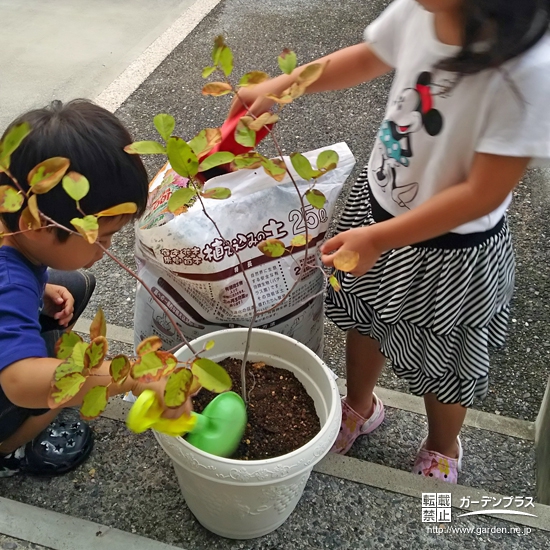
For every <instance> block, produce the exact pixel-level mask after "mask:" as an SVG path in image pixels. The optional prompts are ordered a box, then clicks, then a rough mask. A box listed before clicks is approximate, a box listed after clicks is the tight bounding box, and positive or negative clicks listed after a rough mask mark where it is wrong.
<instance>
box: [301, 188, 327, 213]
mask: <svg viewBox="0 0 550 550" xmlns="http://www.w3.org/2000/svg"><path fill="white" fill-rule="evenodd" d="M306 200H307V202H309V204H311V206H313V208H317V209H318V210H320V209H321V208H323V207H324V206H325V203H326V202H327V198H326V197H325V195H323V193H321V191H319V190H318V189H310V190H309V191H306Z"/></svg>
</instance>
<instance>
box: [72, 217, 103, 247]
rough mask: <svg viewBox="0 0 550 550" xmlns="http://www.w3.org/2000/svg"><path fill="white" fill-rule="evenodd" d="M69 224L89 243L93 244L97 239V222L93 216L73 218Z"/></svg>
mask: <svg viewBox="0 0 550 550" xmlns="http://www.w3.org/2000/svg"><path fill="white" fill-rule="evenodd" d="M71 224H72V225H73V226H74V228H75V229H76V230H77V231H78V232H79V233H80V234H81V235H82V236H83V237H84V238H85V239H86V240H87V241H88V242H89V243H90V244H94V243H95V242H96V241H97V234H98V232H99V224H98V223H97V218H96V217H95V216H84V217H83V218H73V219H72V220H71Z"/></svg>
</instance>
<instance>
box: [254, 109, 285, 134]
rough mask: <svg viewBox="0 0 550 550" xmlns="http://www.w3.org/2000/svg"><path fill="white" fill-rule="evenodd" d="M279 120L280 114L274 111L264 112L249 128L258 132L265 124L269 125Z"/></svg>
mask: <svg viewBox="0 0 550 550" xmlns="http://www.w3.org/2000/svg"><path fill="white" fill-rule="evenodd" d="M278 120H279V115H276V114H273V113H262V114H261V115H260V116H259V117H258V118H256V119H254V120H253V121H252V122H251V123H250V124H248V128H249V129H250V130H254V131H255V132H258V131H259V130H261V129H262V128H263V127H264V126H269V125H270V124H275V123H276V122H277V121H278Z"/></svg>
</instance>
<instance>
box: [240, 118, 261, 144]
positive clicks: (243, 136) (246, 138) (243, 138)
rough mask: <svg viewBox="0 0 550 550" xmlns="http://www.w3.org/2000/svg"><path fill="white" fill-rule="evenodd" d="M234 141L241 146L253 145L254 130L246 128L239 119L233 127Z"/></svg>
mask: <svg viewBox="0 0 550 550" xmlns="http://www.w3.org/2000/svg"><path fill="white" fill-rule="evenodd" d="M235 141H236V142H237V143H239V144H240V145H242V146H243V147H254V146H255V145H256V132H254V130H250V128H247V127H246V125H245V124H244V122H243V121H242V120H239V122H237V128H236V129H235Z"/></svg>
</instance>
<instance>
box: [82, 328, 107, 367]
mask: <svg viewBox="0 0 550 550" xmlns="http://www.w3.org/2000/svg"><path fill="white" fill-rule="evenodd" d="M108 349H109V344H108V342H107V338H105V336H97V337H96V338H94V339H93V340H92V341H91V342H90V345H89V346H88V348H87V349H86V353H85V354H84V366H85V367H86V368H87V369H90V370H91V371H93V370H94V369H98V368H99V367H101V365H102V364H103V359H105V355H107V350H108Z"/></svg>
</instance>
